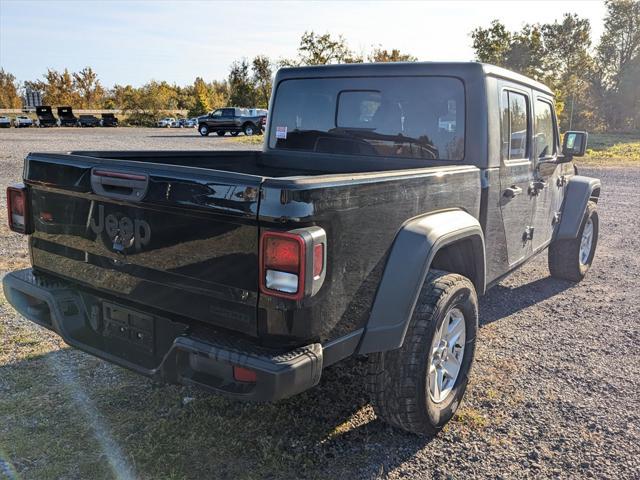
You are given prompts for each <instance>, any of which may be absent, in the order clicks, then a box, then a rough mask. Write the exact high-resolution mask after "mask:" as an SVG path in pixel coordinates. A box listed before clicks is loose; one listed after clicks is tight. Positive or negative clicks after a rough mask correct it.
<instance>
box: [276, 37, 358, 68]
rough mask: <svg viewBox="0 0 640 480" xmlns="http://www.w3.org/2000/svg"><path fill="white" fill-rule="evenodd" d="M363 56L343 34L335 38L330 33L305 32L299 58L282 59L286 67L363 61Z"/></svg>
mask: <svg viewBox="0 0 640 480" xmlns="http://www.w3.org/2000/svg"><path fill="white" fill-rule="evenodd" d="M361 62H362V57H360V56H358V55H356V54H355V53H354V52H353V51H352V50H351V49H350V48H349V47H348V45H347V42H346V40H345V39H344V37H343V36H342V35H339V36H338V37H337V38H334V37H332V36H331V34H329V33H325V34H323V35H318V34H315V33H314V32H313V31H311V32H304V33H303V34H302V38H301V39H300V46H299V47H298V58H296V59H289V60H286V59H285V60H282V61H281V62H280V63H281V65H282V66H285V67H294V66H301V65H327V64H332V63H361Z"/></svg>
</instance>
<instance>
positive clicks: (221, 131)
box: [216, 130, 227, 137]
mask: <svg viewBox="0 0 640 480" xmlns="http://www.w3.org/2000/svg"><path fill="white" fill-rule="evenodd" d="M216 133H217V134H218V136H219V137H224V134H225V133H227V132H225V131H224V130H218V131H217V132H216Z"/></svg>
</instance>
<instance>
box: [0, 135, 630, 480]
mask: <svg viewBox="0 0 640 480" xmlns="http://www.w3.org/2000/svg"><path fill="white" fill-rule="evenodd" d="M210 148H219V149H221V148H259V146H251V147H246V146H244V145H241V144H238V143H237V142H234V141H232V140H231V139H230V138H224V139H219V138H217V137H209V138H201V137H199V136H198V135H197V133H196V132H195V131H190V130H189V131H184V130H152V129H118V130H107V129H96V130H78V129H69V130H64V129H52V130H35V129H33V130H22V131H15V130H11V131H0V184H6V183H8V182H10V181H17V180H19V178H20V176H21V169H22V160H23V157H24V155H25V154H26V152H28V151H51V150H68V149H158V150H165V149H195V150H197V149H210ZM581 171H582V173H584V174H587V175H594V176H599V177H601V178H602V182H603V189H602V191H603V193H602V198H601V200H600V203H599V212H600V218H601V238H600V243H599V245H598V252H597V254H596V260H595V262H594V266H593V269H592V271H591V272H590V274H589V276H588V277H587V279H586V280H585V281H584V282H582V283H581V284H579V285H573V284H570V283H565V282H561V281H557V280H553V279H551V278H549V273H548V269H547V266H546V254H544V255H540V256H539V257H537V258H536V259H534V260H533V261H532V262H530V263H529V264H528V265H526V266H525V267H524V268H522V269H521V270H520V271H518V272H516V273H515V274H514V275H513V276H511V277H510V278H508V279H507V280H505V281H504V282H503V283H502V284H500V285H499V286H497V287H495V288H494V289H493V290H491V291H490V292H489V293H488V294H487V295H486V296H485V297H484V298H483V299H482V300H481V323H482V328H481V330H480V335H479V341H478V345H479V347H478V351H477V360H476V365H475V370H474V372H473V376H472V382H471V386H470V390H469V391H468V394H467V396H466V401H465V403H464V404H463V407H462V408H461V410H460V412H459V414H458V415H457V417H456V419H455V420H454V421H453V422H452V423H451V424H450V425H449V426H447V427H446V428H445V430H444V431H443V432H442V433H441V434H440V435H438V436H437V437H435V438H432V439H425V438H418V437H415V436H412V435H408V434H405V433H403V432H400V431H396V430H393V429H391V428H389V427H387V426H385V425H384V424H382V423H381V422H379V421H378V420H376V418H375V416H374V414H373V412H372V410H371V408H370V406H369V405H368V402H367V399H366V396H365V393H364V381H363V372H364V369H365V365H366V363H365V362H364V361H363V360H362V359H353V360H351V361H350V362H348V363H347V364H343V365H341V366H340V367H334V368H331V369H328V370H327V371H326V372H325V374H324V376H323V379H322V382H321V384H320V385H319V386H318V387H316V388H315V389H313V390H311V391H309V392H307V393H305V394H303V395H300V396H298V397H296V398H293V399H290V400H287V401H283V402H280V403H277V404H268V405H245V404H240V403H234V402H229V401H226V400H224V399H222V398H219V397H216V396H211V395H208V394H206V393H203V392H200V391H197V390H195V389H189V388H183V387H177V386H160V385H154V384H153V383H152V382H151V381H149V380H147V379H145V378H142V377H140V376H137V375H135V374H133V373H130V372H128V371H125V370H123V369H121V368H118V367H115V366H112V365H109V364H107V363H105V362H102V361H100V360H97V359H95V358H93V357H91V356H89V355H86V354H84V353H81V352H78V351H75V350H72V349H69V348H67V347H65V346H64V345H63V344H62V343H61V342H60V341H59V340H58V339H57V338H56V336H55V335H53V334H51V333H49V332H47V331H45V330H43V329H40V328H39V327H36V326H34V325H33V324H31V323H29V322H27V321H25V320H24V319H22V318H20V317H19V316H18V315H16V314H15V312H14V311H13V310H12V309H11V307H10V306H9V305H8V304H7V302H6V300H4V298H3V297H0V478H2V477H3V475H4V476H6V477H8V478H24V479H49V478H51V479H53V478H69V479H71V478H74V479H75V478H301V477H304V478H350V479H354V480H355V479H359V478H366V479H369V478H394V479H395V478H468V477H474V478H524V477H531V478H533V477H536V478H540V477H559V478H580V477H598V478H640V330H639V324H640V293H639V289H638V282H639V280H640V236H639V235H638V232H639V231H640V193H639V192H638V185H640V167H637V166H629V167H626V168H601V167H584V168H582V167H581ZM4 202H5V199H4V195H2V202H1V203H2V204H1V205H0V212H2V213H1V214H0V237H1V240H0V256H1V262H2V263H1V264H0V273H2V274H4V273H6V272H7V271H9V270H11V269H13V268H17V267H21V266H25V265H26V264H27V261H28V259H27V257H26V248H25V241H24V238H22V237H21V236H19V235H15V234H12V233H9V232H8V231H7V229H6V227H5V224H6V218H5V215H6V213H5V212H6V207H5V205H4Z"/></svg>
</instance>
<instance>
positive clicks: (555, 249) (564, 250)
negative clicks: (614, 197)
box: [549, 202, 599, 282]
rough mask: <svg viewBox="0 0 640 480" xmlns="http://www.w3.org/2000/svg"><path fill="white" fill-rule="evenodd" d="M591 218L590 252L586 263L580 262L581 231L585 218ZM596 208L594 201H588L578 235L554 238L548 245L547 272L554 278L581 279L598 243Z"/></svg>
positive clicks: (589, 266) (572, 280) (591, 260)
mask: <svg viewBox="0 0 640 480" xmlns="http://www.w3.org/2000/svg"><path fill="white" fill-rule="evenodd" d="M589 218H591V221H592V223H593V240H592V242H591V252H590V253H589V257H588V260H587V262H586V263H584V264H583V263H581V262H580V244H581V240H582V233H583V231H584V227H585V225H586V224H587V220H588V219H589ZM598 230H599V221H598V210H597V205H596V203H595V202H589V203H588V204H587V209H586V211H585V212H584V217H583V218H582V223H581V224H580V230H578V236H577V237H576V238H572V239H569V240H555V241H553V242H552V243H551V245H549V272H550V273H551V276H552V277H554V278H560V279H562V280H569V281H571V282H579V281H580V280H582V279H583V278H584V277H585V275H586V274H587V272H588V271H589V268H591V263H592V262H593V257H594V255H595V253H596V247H597V245H598Z"/></svg>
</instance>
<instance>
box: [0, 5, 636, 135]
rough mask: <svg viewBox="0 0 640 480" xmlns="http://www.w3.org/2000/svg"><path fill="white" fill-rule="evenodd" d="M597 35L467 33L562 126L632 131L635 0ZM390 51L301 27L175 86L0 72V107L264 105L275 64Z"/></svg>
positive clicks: (87, 75) (138, 110)
mask: <svg viewBox="0 0 640 480" xmlns="http://www.w3.org/2000/svg"><path fill="white" fill-rule="evenodd" d="M606 9H607V13H606V16H605V19H604V34H603V35H602V37H601V39H600V41H599V43H598V44H597V45H593V42H592V39H591V25H590V23H589V20H587V19H584V18H580V17H579V16H578V15H576V14H570V13H567V14H564V16H563V17H562V19H561V20H557V21H555V22H553V23H546V24H541V23H535V24H527V25H524V26H523V27H522V28H521V29H520V30H517V31H509V30H508V29H507V28H506V27H505V25H504V24H503V23H501V22H500V21H499V20H494V21H493V22H491V24H490V25H489V26H487V27H478V28H476V29H474V30H473V31H472V32H471V33H470V37H471V41H472V46H473V50H474V52H475V60H477V61H481V62H486V63H492V64H494V65H498V66H503V67H505V68H508V69H510V70H514V71H516V72H519V73H522V74H524V75H527V76H529V77H532V78H534V79H536V80H539V81H541V82H543V83H545V84H547V85H548V86H549V87H551V88H552V89H553V90H554V91H555V92H556V102H557V107H558V112H559V118H560V123H561V127H562V128H563V129H567V128H570V127H571V128H574V129H576V128H580V129H588V130H592V131H602V130H611V131H630V130H633V131H637V130H640V1H638V0H608V1H607V2H606ZM417 60H418V59H417V58H416V57H414V56H413V55H411V54H408V53H405V52H401V51H399V50H398V49H391V50H387V49H384V48H382V47H381V46H378V47H374V48H372V49H371V51H370V52H368V53H358V52H356V51H354V50H353V49H351V48H350V47H349V45H348V43H347V42H346V40H345V39H344V37H343V36H341V35H338V36H332V35H330V34H328V33H325V34H317V33H315V32H313V31H311V32H305V33H304V34H303V35H302V37H301V38H300V43H299V46H298V50H297V55H296V57H294V58H288V59H287V58H285V59H278V60H273V59H270V58H268V57H266V56H264V55H258V56H256V57H255V58H253V59H241V60H238V61H236V62H234V63H233V64H232V65H231V66H230V69H229V74H228V76H227V78H226V79H224V80H213V81H206V80H204V79H202V78H200V77H198V78H196V79H195V80H194V82H193V84H191V85H186V86H179V85H176V84H170V83H168V82H165V81H155V80H152V81H150V82H148V83H146V84H145V85H143V86H141V87H133V86H131V85H119V84H116V85H114V86H113V88H105V87H103V85H102V84H101V82H100V80H99V78H98V75H97V74H96V72H94V71H93V70H92V68H91V67H86V68H84V69H82V70H81V71H79V72H69V71H68V70H67V69H65V70H64V71H62V72H59V71H56V70H53V69H49V70H48V71H47V73H46V74H45V75H43V77H42V78H41V79H39V80H34V81H25V82H23V83H22V84H19V83H18V82H16V78H15V77H14V76H13V75H12V74H10V73H9V72H5V71H4V70H0V108H20V107H21V106H22V100H21V91H23V90H24V89H31V90H35V91H39V92H41V93H42V95H43V101H44V103H45V104H48V105H71V106H73V107H75V108H117V109H121V110H123V111H125V112H126V113H127V114H128V116H129V121H130V123H134V124H136V123H137V124H147V123H151V122H153V121H155V120H156V119H157V118H158V117H159V116H161V115H163V114H164V112H165V111H167V110H175V109H181V110H187V111H188V112H189V115H190V116H196V115H202V114H204V113H206V112H208V111H211V110H213V109H216V108H219V107H223V106H225V105H234V106H239V107H258V108H266V107H267V105H268V103H269V97H270V95H271V86H272V80H273V76H274V72H275V69H276V68H278V67H280V66H301V65H325V64H334V63H361V62H398V61H409V62H410V61H417Z"/></svg>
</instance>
